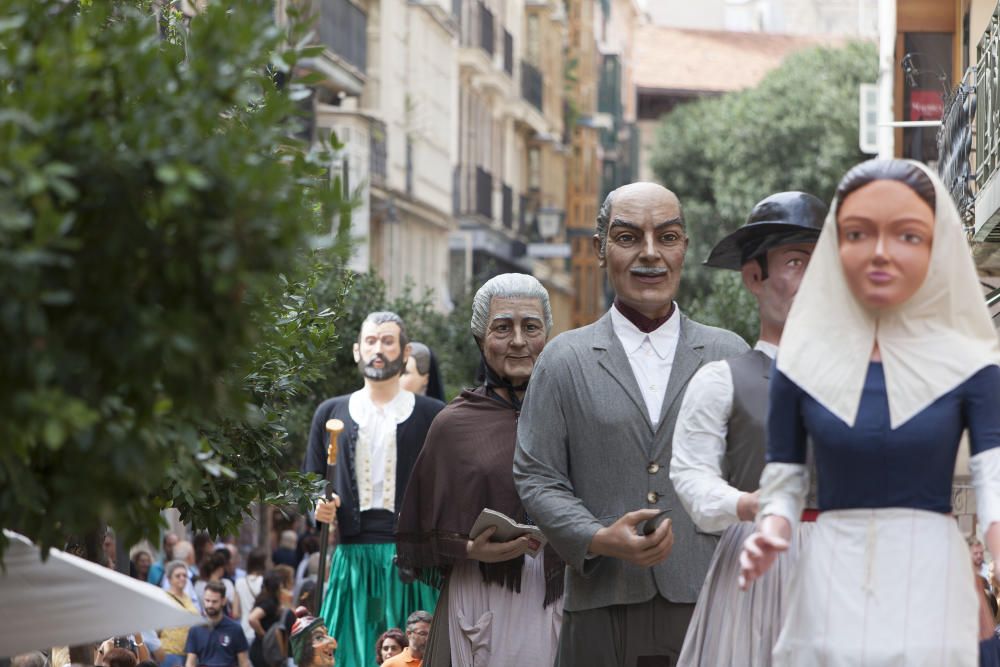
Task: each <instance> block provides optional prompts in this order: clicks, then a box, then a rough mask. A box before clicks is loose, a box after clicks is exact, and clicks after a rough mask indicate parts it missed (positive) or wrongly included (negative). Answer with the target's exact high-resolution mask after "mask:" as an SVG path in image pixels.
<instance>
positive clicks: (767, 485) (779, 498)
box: [757, 463, 809, 531]
mask: <svg viewBox="0 0 1000 667" xmlns="http://www.w3.org/2000/svg"><path fill="white" fill-rule="evenodd" d="M808 493H809V468H808V466H806V465H805V464H804V463H768V464H767V465H766V466H764V472H762V473H761V475H760V510H759V511H758V512H757V518H758V519H759V518H761V517H765V516H767V515H768V514H776V515H777V516H783V517H785V518H786V519H788V522H789V523H790V524H791V525H792V530H793V531H794V529H795V526H797V525H798V523H799V520H800V519H801V518H802V508H803V507H805V504H806V495H807V494H808Z"/></svg>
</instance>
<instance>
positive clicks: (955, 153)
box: [937, 67, 976, 227]
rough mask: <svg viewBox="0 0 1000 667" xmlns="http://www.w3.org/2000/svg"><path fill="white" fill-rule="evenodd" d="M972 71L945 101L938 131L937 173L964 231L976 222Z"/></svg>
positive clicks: (972, 69) (974, 111)
mask: <svg viewBox="0 0 1000 667" xmlns="http://www.w3.org/2000/svg"><path fill="white" fill-rule="evenodd" d="M975 78H976V77H975V67H971V68H969V71H968V72H966V75H965V77H964V78H963V80H962V82H961V83H960V84H959V86H958V88H956V89H955V91H954V93H953V94H952V95H951V97H950V98H949V99H948V102H947V104H946V105H945V109H944V117H943V118H942V119H941V129H940V130H938V137H937V143H938V156H939V157H938V159H939V162H938V169H939V171H940V174H941V180H942V181H943V182H944V185H945V187H947V188H948V191H949V192H950V193H951V197H952V199H953V200H954V201H955V204H956V205H957V206H958V211H959V213H960V214H961V215H962V220H963V222H964V223H965V224H966V226H967V227H972V226H973V225H974V221H975V206H976V195H975V193H974V187H973V186H974V185H975V180H976V178H975V173H974V171H973V168H972V153H973V148H972V146H973V137H972V134H973V129H974V128H975V123H976V91H975V88H974V87H973V84H972V82H974V81H975Z"/></svg>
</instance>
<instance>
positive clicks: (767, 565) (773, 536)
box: [739, 515, 792, 591]
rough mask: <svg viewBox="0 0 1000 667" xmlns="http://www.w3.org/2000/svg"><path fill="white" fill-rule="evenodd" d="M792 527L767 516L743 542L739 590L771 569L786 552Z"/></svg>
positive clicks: (786, 520)
mask: <svg viewBox="0 0 1000 667" xmlns="http://www.w3.org/2000/svg"><path fill="white" fill-rule="evenodd" d="M791 532H792V527H791V524H789V522H788V519H786V518H784V517H780V516H776V515H771V516H767V517H765V518H764V520H763V521H762V522H761V526H760V528H759V529H758V530H757V531H755V532H754V533H753V534H752V535H750V537H748V538H747V539H746V540H745V541H744V542H743V551H742V553H740V580H739V584H740V589H741V590H744V591H745V590H746V589H747V588H749V587H750V584H751V582H753V581H754V580H755V579H758V578H760V577H762V576H764V574H765V573H766V572H767V571H768V570H769V569H771V566H772V565H774V561H775V560H777V558H778V555H779V554H781V552H783V551H787V550H788V541H789V537H790V536H791Z"/></svg>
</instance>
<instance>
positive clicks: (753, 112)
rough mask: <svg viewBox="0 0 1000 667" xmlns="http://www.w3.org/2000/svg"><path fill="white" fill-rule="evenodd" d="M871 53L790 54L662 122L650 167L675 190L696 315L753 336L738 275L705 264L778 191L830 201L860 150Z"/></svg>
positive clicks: (686, 292) (686, 303)
mask: <svg viewBox="0 0 1000 667" xmlns="http://www.w3.org/2000/svg"><path fill="white" fill-rule="evenodd" d="M876 74H877V58H876V52H875V47H874V46H873V45H871V44H868V43H862V42H857V43H849V44H847V45H846V46H844V47H843V48H825V47H821V48H814V49H810V50H806V51H802V52H799V53H796V54H793V55H791V56H789V57H788V58H787V59H786V60H785V62H784V63H783V64H782V65H781V66H780V67H779V68H777V69H775V70H774V71H772V72H771V73H769V74H768V75H767V76H766V77H765V78H764V79H763V80H762V81H761V83H760V84H759V85H757V86H756V87H754V88H751V89H748V90H745V91H740V92H736V93H730V94H727V95H723V96H722V97H717V98H708V99H702V100H698V101H695V102H691V103H689V104H685V105H682V106H680V107H678V108H677V109H675V110H674V111H673V112H671V113H670V114H668V115H666V116H665V117H664V118H663V119H662V120H661V122H660V126H659V128H658V132H657V140H656V145H655V147H654V150H653V157H652V167H653V170H654V172H655V173H656V176H657V178H659V179H660V181H661V182H662V183H665V184H666V185H667V186H668V187H670V188H671V189H672V190H674V191H675V192H677V194H678V196H679V197H680V198H681V202H682V204H683V206H684V214H685V218H686V219H687V222H688V227H689V233H690V236H691V246H690V248H689V251H688V266H687V267H686V268H685V270H684V280H683V284H682V286H681V294H680V300H681V302H682V306H683V307H684V308H685V309H686V310H687V312H688V313H689V314H690V315H692V316H693V317H694V318H696V319H699V320H701V321H703V322H706V323H709V324H715V325H718V326H723V327H726V328H728V329H732V330H734V331H737V332H738V333H740V334H741V335H743V336H744V337H746V338H747V339H748V340H753V339H754V338H756V335H757V323H756V312H755V310H756V307H755V304H754V301H753V299H752V298H751V297H749V296H748V295H746V294H744V293H742V292H741V290H740V288H739V285H740V284H741V283H740V279H739V276H737V275H735V274H733V275H721V276H719V275H715V274H717V273H723V274H724V273H725V272H718V271H716V270H714V269H707V268H705V267H703V266H701V262H702V261H703V260H704V259H705V258H706V257H707V256H708V252H709V250H710V249H711V247H712V246H713V245H714V244H715V243H716V242H717V241H718V240H719V239H721V238H722V237H723V236H725V235H726V234H728V233H730V232H731V231H733V230H735V229H736V228H738V227H739V226H741V225H742V224H743V222H744V221H745V220H746V216H747V214H748V213H749V212H750V209H751V208H752V207H753V205H754V204H755V203H756V202H758V201H760V200H761V199H763V198H764V197H766V196H767V195H769V194H772V193H774V192H780V191H782V190H803V191H805V192H809V193H812V194H814V195H816V196H817V197H819V198H820V199H823V200H824V201H830V200H831V199H832V198H833V192H834V190H835V189H836V185H837V182H838V181H839V180H840V178H841V176H843V174H844V173H845V172H846V171H847V169H848V168H850V167H851V166H852V165H854V164H856V163H857V162H860V161H862V160H864V159H866V158H867V157H868V156H866V155H864V154H862V153H861V152H860V150H859V149H858V84H860V83H864V82H869V81H874V80H875V77H876Z"/></svg>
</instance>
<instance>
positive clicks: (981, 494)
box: [969, 447, 1000, 530]
mask: <svg viewBox="0 0 1000 667" xmlns="http://www.w3.org/2000/svg"><path fill="white" fill-rule="evenodd" d="M969 472H971V473H972V486H973V488H975V490H976V514H977V515H978V518H979V523H980V525H982V526H983V530H989V529H990V526H991V525H992V524H993V523H994V522H997V521H1000V447H994V448H992V449H987V450H986V451H985V452H980V453H979V454H976V455H975V456H973V457H972V458H970V459H969Z"/></svg>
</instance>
